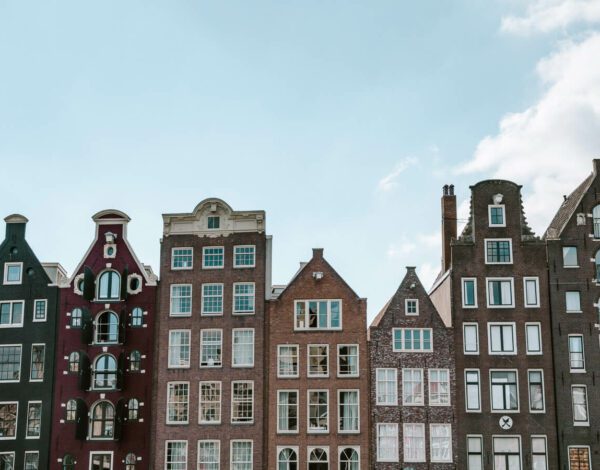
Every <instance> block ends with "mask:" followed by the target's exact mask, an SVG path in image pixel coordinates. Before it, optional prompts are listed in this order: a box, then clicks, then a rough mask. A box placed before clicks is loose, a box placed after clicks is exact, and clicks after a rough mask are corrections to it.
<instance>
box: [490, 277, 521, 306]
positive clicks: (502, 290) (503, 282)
mask: <svg viewBox="0 0 600 470" xmlns="http://www.w3.org/2000/svg"><path fill="white" fill-rule="evenodd" d="M513 292H514V289H513V279H512V278H488V279H487V294H488V307H489V308H505V307H514V306H515V303H514V298H513Z"/></svg>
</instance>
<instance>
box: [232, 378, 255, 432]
mask: <svg viewBox="0 0 600 470" xmlns="http://www.w3.org/2000/svg"><path fill="white" fill-rule="evenodd" d="M231 422H232V423H252V422H254V382H251V381H239V382H231Z"/></svg>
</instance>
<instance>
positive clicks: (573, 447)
mask: <svg viewBox="0 0 600 470" xmlns="http://www.w3.org/2000/svg"><path fill="white" fill-rule="evenodd" d="M571 449H587V451H588V457H589V459H590V461H589V464H590V468H594V466H593V465H592V449H591V447H590V446H579V445H573V446H568V447H567V455H568V457H567V458H568V459H569V462H570V460H571ZM569 470H571V464H570V463H569Z"/></svg>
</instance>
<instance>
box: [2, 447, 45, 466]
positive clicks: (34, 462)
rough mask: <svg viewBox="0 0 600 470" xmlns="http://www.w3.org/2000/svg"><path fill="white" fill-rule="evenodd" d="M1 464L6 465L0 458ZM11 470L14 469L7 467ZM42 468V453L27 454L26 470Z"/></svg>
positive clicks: (29, 452) (32, 452) (31, 452)
mask: <svg viewBox="0 0 600 470" xmlns="http://www.w3.org/2000/svg"><path fill="white" fill-rule="evenodd" d="M0 462H3V463H5V462H4V461H3V460H2V457H0ZM7 468H9V469H11V468H13V467H7ZM39 468H40V453H39V452H37V451H27V452H25V468H24V470H39Z"/></svg>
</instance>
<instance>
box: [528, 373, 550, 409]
mask: <svg viewBox="0 0 600 470" xmlns="http://www.w3.org/2000/svg"><path fill="white" fill-rule="evenodd" d="M527 379H528V381H529V411H530V412H531V413H543V412H545V411H546V398H545V394H544V371H543V370H541V369H540V370H529V371H527Z"/></svg>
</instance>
